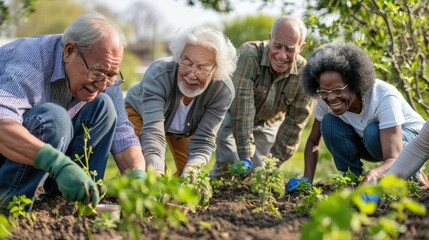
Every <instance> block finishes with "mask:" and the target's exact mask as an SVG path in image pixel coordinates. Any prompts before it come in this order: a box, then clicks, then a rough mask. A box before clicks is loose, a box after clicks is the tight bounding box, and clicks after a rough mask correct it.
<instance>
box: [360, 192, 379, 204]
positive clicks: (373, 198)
mask: <svg viewBox="0 0 429 240" xmlns="http://www.w3.org/2000/svg"><path fill="white" fill-rule="evenodd" d="M362 200H363V201H364V202H365V203H370V202H373V203H375V204H376V205H378V203H379V202H380V196H379V195H378V194H363V195H362Z"/></svg>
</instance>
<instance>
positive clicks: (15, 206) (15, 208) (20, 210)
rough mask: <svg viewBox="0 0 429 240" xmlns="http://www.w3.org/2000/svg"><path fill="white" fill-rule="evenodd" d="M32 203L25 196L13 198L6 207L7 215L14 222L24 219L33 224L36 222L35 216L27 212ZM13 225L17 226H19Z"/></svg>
mask: <svg viewBox="0 0 429 240" xmlns="http://www.w3.org/2000/svg"><path fill="white" fill-rule="evenodd" d="M32 203H33V201H32V200H31V199H29V198H27V196H25V195H21V196H13V198H12V201H10V202H9V204H8V207H7V209H8V211H9V215H10V216H11V218H12V219H14V220H15V221H19V219H20V218H21V217H24V218H27V219H28V220H30V223H31V224H33V223H34V222H35V221H36V215H35V214H34V213H30V212H28V209H27V208H28V207H29V206H30V205H31V204H32ZM15 225H16V226H19V224H15ZM0 231H1V230H0Z"/></svg>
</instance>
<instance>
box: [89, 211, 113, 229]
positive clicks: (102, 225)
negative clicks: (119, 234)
mask: <svg viewBox="0 0 429 240" xmlns="http://www.w3.org/2000/svg"><path fill="white" fill-rule="evenodd" d="M118 222H119V219H111V218H110V214H109V213H101V217H96V218H95V220H94V224H93V225H92V226H93V227H94V228H95V229H106V228H116V227H117V224H118Z"/></svg>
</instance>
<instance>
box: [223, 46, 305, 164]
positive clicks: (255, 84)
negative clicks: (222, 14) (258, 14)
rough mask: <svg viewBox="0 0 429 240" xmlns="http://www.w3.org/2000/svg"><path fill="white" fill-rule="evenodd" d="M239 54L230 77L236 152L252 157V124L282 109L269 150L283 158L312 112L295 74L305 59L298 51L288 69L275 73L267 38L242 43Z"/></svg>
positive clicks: (299, 136) (290, 154)
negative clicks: (281, 120) (233, 89)
mask: <svg viewBox="0 0 429 240" xmlns="http://www.w3.org/2000/svg"><path fill="white" fill-rule="evenodd" d="M239 54H240V55H239V59H238V63H237V69H236V71H235V73H234V75H233V77H232V80H233V83H234V86H235V89H236V97H235V99H234V102H233V103H232V106H231V116H232V131H233V134H234V137H235V139H236V143H237V151H238V154H239V156H240V157H252V156H251V146H252V145H253V144H254V143H253V142H254V140H253V129H254V126H255V125H256V124H258V123H259V122H265V121H266V120H269V119H275V118H277V117H278V116H279V115H281V114H282V113H284V115H285V119H284V121H283V123H282V124H281V126H280V128H279V131H278V133H277V137H276V141H275V142H274V145H273V147H272V148H271V154H272V155H273V156H274V157H277V158H279V159H280V160H283V161H285V160H287V159H289V158H290V157H291V156H292V154H293V153H294V152H295V151H296V150H297V148H298V145H299V142H300V138H301V132H302V129H303V128H304V126H305V125H306V123H307V121H308V119H309V116H310V114H311V106H312V101H311V98H310V97H308V96H307V95H305V93H304V90H303V89H302V87H301V86H300V85H299V75H298V74H299V72H300V71H301V70H302V69H303V68H304V66H305V64H306V62H307V61H306V60H305V59H304V58H303V57H302V56H300V55H298V56H297V58H296V60H295V62H294V64H293V65H292V67H291V69H290V71H289V72H286V73H285V74H282V75H279V76H275V74H274V73H273V71H272V70H271V66H270V60H269V41H263V42H261V41H257V42H248V43H245V44H243V45H242V46H241V47H240V48H239Z"/></svg>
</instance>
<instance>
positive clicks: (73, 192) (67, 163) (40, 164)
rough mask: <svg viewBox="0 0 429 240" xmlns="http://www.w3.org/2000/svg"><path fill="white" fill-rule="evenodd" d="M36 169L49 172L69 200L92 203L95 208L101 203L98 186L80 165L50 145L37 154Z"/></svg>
mask: <svg viewBox="0 0 429 240" xmlns="http://www.w3.org/2000/svg"><path fill="white" fill-rule="evenodd" d="M34 167H35V168H36V169H42V170H44V171H46V172H48V173H49V176H50V177H52V178H53V179H55V181H56V182H57V184H58V189H59V190H60V191H61V193H63V195H64V197H66V198H67V199H68V200H70V201H80V202H83V203H85V204H86V203H89V202H92V205H93V206H94V207H95V206H96V205H97V203H98V202H99V200H100V195H99V192H98V187H97V184H96V183H95V182H94V181H93V180H92V179H91V178H90V177H88V175H86V174H85V172H84V171H83V170H82V168H81V167H79V165H77V164H76V163H74V162H73V161H72V160H71V159H70V158H69V157H68V156H66V155H64V153H62V152H60V151H58V150H57V149H55V148H53V147H52V146H51V145H50V144H46V145H45V146H43V147H42V148H41V149H40V151H39V152H38V153H37V154H36V158H35V160H34Z"/></svg>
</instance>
